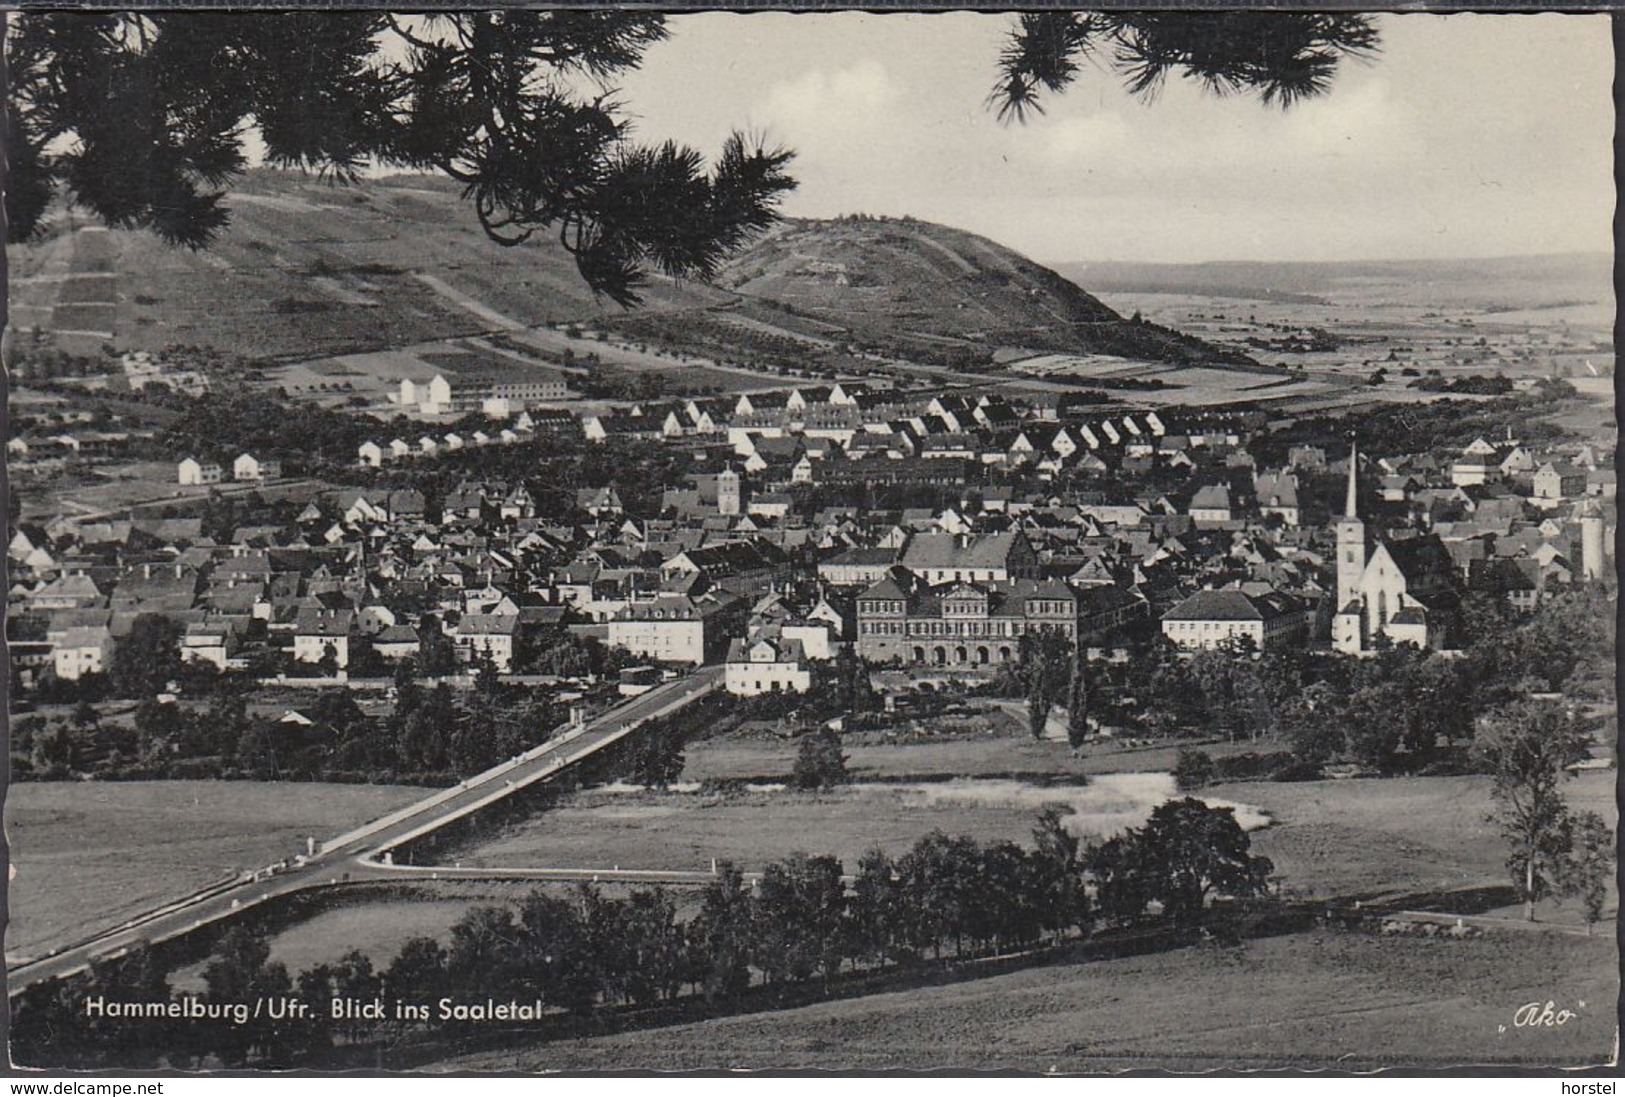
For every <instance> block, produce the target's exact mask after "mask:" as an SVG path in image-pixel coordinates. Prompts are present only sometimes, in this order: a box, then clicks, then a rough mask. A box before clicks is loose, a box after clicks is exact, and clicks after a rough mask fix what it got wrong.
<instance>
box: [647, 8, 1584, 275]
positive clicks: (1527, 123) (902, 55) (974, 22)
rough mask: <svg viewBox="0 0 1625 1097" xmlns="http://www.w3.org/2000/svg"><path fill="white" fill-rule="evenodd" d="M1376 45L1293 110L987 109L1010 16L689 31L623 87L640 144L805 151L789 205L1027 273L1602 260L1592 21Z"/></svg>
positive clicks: (1110, 90) (729, 22)
mask: <svg viewBox="0 0 1625 1097" xmlns="http://www.w3.org/2000/svg"><path fill="white" fill-rule="evenodd" d="M1378 20H1379V27H1380V29H1381V32H1382V35H1383V49H1382V51H1381V52H1380V53H1379V54H1377V55H1375V56H1374V58H1372V59H1371V60H1370V61H1368V62H1367V61H1345V62H1344V63H1343V65H1342V66H1341V67H1340V70H1339V75H1338V77H1337V80H1336V83H1335V84H1334V86H1333V89H1332V91H1331V93H1330V94H1329V95H1327V96H1326V97H1324V98H1322V99H1318V100H1313V101H1310V102H1307V103H1303V104H1300V105H1297V106H1294V107H1292V108H1291V109H1289V110H1286V111H1283V110H1281V109H1280V108H1279V107H1266V106H1264V105H1262V104H1261V103H1260V102H1259V101H1258V100H1257V99H1256V98H1251V97H1237V98H1229V99H1221V98H1215V97H1214V96H1212V95H1209V94H1207V93H1204V92H1202V91H1201V90H1199V89H1198V88H1197V87H1195V86H1194V85H1192V84H1188V83H1185V82H1183V81H1179V80H1172V79H1171V80H1170V82H1169V83H1168V85H1167V86H1166V88H1165V90H1164V91H1163V93H1162V94H1161V95H1160V97H1159V98H1157V99H1156V100H1155V101H1154V102H1152V103H1145V102H1143V101H1141V100H1139V99H1137V98H1135V97H1133V96H1131V95H1130V94H1129V93H1128V92H1127V91H1126V90H1125V89H1124V88H1123V86H1122V83H1121V81H1120V80H1119V78H1117V77H1116V76H1114V75H1113V74H1112V73H1110V72H1108V71H1106V70H1105V69H1103V68H1099V67H1095V66H1093V65H1086V66H1085V68H1084V69H1083V71H1082V72H1081V73H1080V75H1079V77H1078V79H1077V81H1076V82H1075V83H1074V84H1073V85H1072V87H1071V88H1070V89H1068V90H1067V91H1065V92H1063V93H1061V94H1059V95H1051V96H1049V97H1047V98H1046V99H1045V107H1046V110H1047V113H1046V114H1044V115H1042V116H1039V117H1037V118H1034V119H1033V120H1031V121H1029V122H1027V123H1026V124H1012V125H1005V124H1001V123H1000V122H999V121H998V120H997V119H996V117H995V116H994V114H993V112H992V111H991V110H990V109H989V108H988V107H987V105H986V98H987V93H988V91H989V89H990V88H991V87H992V84H993V81H994V75H995V61H996V58H997V56H998V51H999V48H1000V45H1001V44H1002V42H1003V40H1004V37H1005V36H1006V34H1007V33H1008V30H1009V28H1010V26H1011V24H1012V18H1011V17H1009V16H1002V15H980V14H972V13H951V14H940V15H930V14H907V15H896V14H892V15H870V14H862V13H851V12H843V13H835V14H799V15H798V14H787V13H754V14H730V13H717V12H711V13H702V14H693V15H678V16H674V17H672V18H671V20H670V28H671V31H672V35H671V38H670V40H669V41H667V42H663V43H660V44H659V45H656V46H655V47H653V48H651V49H650V51H649V52H648V54H647V55H646V57H645V59H644V63H643V65H642V67H641V68H640V69H639V70H637V71H635V72H631V73H627V74H625V75H624V76H623V77H622V78H621V79H620V80H619V83H618V87H619V90H620V98H621V99H622V100H623V102H624V104H625V107H626V110H627V113H628V114H629V115H631V116H632V118H633V119H634V124H635V127H636V130H635V136H636V137H638V138H639V139H642V140H658V139H664V138H667V137H671V138H676V139H678V140H680V141H683V142H686V143H689V144H692V145H695V146H696V147H697V148H699V149H700V150H702V151H704V152H707V153H714V152H715V151H716V150H718V149H719V148H720V147H721V144H722V142H723V140H724V139H725V138H726V136H727V135H728V133H729V132H730V131H731V130H733V129H739V128H743V129H746V130H747V131H750V132H760V133H763V134H765V135H766V137H767V140H768V141H769V142H770V143H775V144H784V145H787V146H789V147H791V148H793V149H795V150H796V154H797V156H796V160H795V163H794V165H793V174H794V175H795V176H796V178H797V179H798V180H799V181H800V186H799V188H798V190H797V191H796V192H795V193H794V194H792V195H791V196H790V197H789V198H788V199H787V200H786V202H785V204H784V206H783V211H784V212H785V213H787V214H789V215H792V216H799V217H829V216H835V215H838V214H844V213H858V212H862V213H870V214H885V215H892V216H902V215H910V216H914V217H918V218H922V219H926V220H932V221H940V222H943V223H946V224H949V225H953V226H956V227H959V228H963V229H968V230H970V231H973V232H978V233H982V234H984V235H986V236H989V237H991V238H993V239H994V240H997V241H999V242H1000V243H1003V244H1006V245H1008V246H1010V247H1013V248H1015V249H1017V250H1019V251H1021V252H1024V253H1025V254H1027V255H1029V256H1030V257H1032V258H1034V259H1036V260H1039V261H1040V262H1046V263H1054V262H1067V261H1105V260H1138V261H1147V262H1200V261H1208V260H1224V259H1251V260H1340V259H1410V258H1473V257H1483V256H1493V255H1525V254H1540V253H1546V252H1560V251H1608V250H1611V248H1612V218H1613V201H1614V197H1613V195H1614V188H1613V175H1612V152H1611V142H1612V139H1613V103H1612V91H1611V84H1612V80H1613V51H1612V46H1611V42H1610V34H1609V23H1608V17H1607V16H1564V15H1550V14H1547V15H1507V16H1495V15H1450V16H1435V15H1383V16H1379V17H1378Z"/></svg>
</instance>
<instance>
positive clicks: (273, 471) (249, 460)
mask: <svg viewBox="0 0 1625 1097" xmlns="http://www.w3.org/2000/svg"><path fill="white" fill-rule="evenodd" d="M281 476H282V462H281V461H273V460H262V459H261V458H258V457H255V456H254V455H253V454H252V453H245V454H243V455H241V456H240V457H238V458H237V460H235V461H233V462H232V463H231V478H232V479H233V480H276V479H279V478H280V477H281Z"/></svg>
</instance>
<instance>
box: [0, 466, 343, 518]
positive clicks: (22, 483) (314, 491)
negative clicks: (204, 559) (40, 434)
mask: <svg viewBox="0 0 1625 1097" xmlns="http://www.w3.org/2000/svg"><path fill="white" fill-rule="evenodd" d="M333 486H334V485H332V484H328V483H325V482H323V481H320V480H307V479H303V478H300V479H286V480H280V481H262V482H251V483H240V484H239V483H233V482H226V483H220V484H201V485H188V486H182V485H180V484H177V483H176V482H175V466H174V465H172V464H170V463H169V462H167V461H140V462H131V463H128V464H110V465H105V466H102V467H100V468H98V469H96V470H93V473H92V476H89V477H74V478H72V479H71V480H69V479H66V478H64V479H56V480H53V482H51V483H50V484H49V485H44V486H42V485H39V484H37V483H31V482H30V481H28V480H24V479H21V478H19V481H18V483H17V484H15V485H14V488H15V490H17V491H18V493H19V495H20V497H21V499H22V510H23V516H24V517H25V518H34V519H41V520H43V519H44V518H47V517H50V516H53V515H55V514H59V513H65V514H67V515H69V516H70V517H73V516H77V517H88V516H91V515H101V516H107V515H115V516H118V515H122V516H126V517H127V516H128V512H129V510H130V509H131V508H132V507H143V506H153V507H171V506H173V507H180V508H182V509H183V510H184V509H185V505H186V504H188V503H193V504H196V503H201V502H202V501H203V500H205V499H208V498H210V497H211V496H217V495H218V496H226V497H229V496H232V495H248V494H258V495H259V496H260V497H261V498H263V499H295V500H297V501H300V502H305V501H307V500H310V499H314V498H315V497H316V496H317V495H319V494H321V493H322V492H323V491H327V490H329V489H331V488H332V487H333Z"/></svg>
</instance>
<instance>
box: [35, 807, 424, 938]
mask: <svg viewBox="0 0 1625 1097" xmlns="http://www.w3.org/2000/svg"><path fill="white" fill-rule="evenodd" d="M425 794H426V792H425V790H423V789H418V788H411V787H385V786H376V785H324V784H297V785H293V784H277V783H273V782H251V781H229V782H228V781H162V782H158V781H131V782H124V783H111V782H109V783H101V782H82V781H74V782H50V783H43V782H41V783H33V782H25V783H19V784H13V785H12V786H11V788H10V789H9V790H8V791H7V794H6V805H5V823H6V837H7V840H8V841H9V843H10V847H11V848H10V861H11V873H12V876H11V882H10V887H9V891H8V899H7V902H8V905H9V908H10V918H11V921H10V923H9V924H8V925H7V927H6V954H7V957H8V958H9V959H12V960H15V959H16V958H17V957H19V956H26V955H30V954H31V953H33V952H34V951H35V950H37V949H40V948H44V947H49V946H51V945H55V944H62V943H65V942H67V941H68V940H70V939H77V938H80V937H84V936H88V935H89V934H90V933H92V932H93V931H95V930H97V929H102V928H106V927H110V926H113V925H117V924H118V923H119V922H121V921H123V920H124V919H125V918H128V917H130V916H132V915H134V914H137V913H139V912H141V911H143V910H146V909H148V908H150V907H151V906H153V905H155V904H157V903H159V902H161V901H163V900H166V899H172V898H177V897H179V896H181V895H183V894H186V893H188V892H191V891H194V890H196V889H198V888H202V887H205V886H207V885H209V884H212V883H215V882H217V881H219V880H222V879H224V878H225V877H227V876H230V875H235V874H236V873H239V872H241V871H243V870H244V869H255V868H260V867H262V866H264V865H267V864H269V863H271V862H272V861H275V860H279V859H281V858H284V857H291V856H293V855H294V854H295V853H299V852H302V851H303V849H304V842H305V838H306V837H307V836H315V837H317V838H324V837H331V836H333V835H335V834H339V833H341V832H343V831H345V830H347V829H349V828H350V827H352V826H355V825H357V824H359V823H363V822H366V821H367V820H369V819H374V818H377V817H378V816H380V815H384V814H386V813H388V812H389V811H391V810H393V809H394V808H397V807H400V806H401V805H403V804H406V803H410V802H411V801H413V800H415V799H418V798H420V797H422V796H423V795H425Z"/></svg>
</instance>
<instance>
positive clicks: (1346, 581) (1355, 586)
mask: <svg viewBox="0 0 1625 1097" xmlns="http://www.w3.org/2000/svg"><path fill="white" fill-rule="evenodd" d="M1359 470H1360V453H1359V446H1358V445H1357V444H1350V446H1349V490H1348V499H1347V500H1346V501H1345V502H1344V505H1343V516H1342V517H1341V518H1339V519H1338V520H1337V606H1336V607H1335V608H1334V610H1333V612H1334V613H1341V612H1342V611H1343V609H1344V607H1345V606H1347V605H1348V604H1349V603H1350V602H1355V601H1358V600H1359V597H1360V579H1361V577H1362V576H1363V575H1364V574H1365V552H1366V545H1365V523H1364V522H1362V521H1360V513H1359V508H1358V506H1357V504H1356V499H1355V493H1356V486H1357V484H1358V480H1359Z"/></svg>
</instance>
